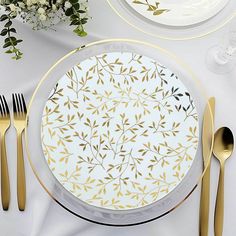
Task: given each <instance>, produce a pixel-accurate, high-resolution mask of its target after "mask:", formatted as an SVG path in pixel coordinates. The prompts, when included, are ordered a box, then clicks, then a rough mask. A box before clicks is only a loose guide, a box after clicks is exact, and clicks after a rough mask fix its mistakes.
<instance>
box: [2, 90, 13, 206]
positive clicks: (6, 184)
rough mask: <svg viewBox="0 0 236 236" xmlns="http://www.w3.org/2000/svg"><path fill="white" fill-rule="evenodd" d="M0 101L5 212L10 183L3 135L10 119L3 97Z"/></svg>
mask: <svg viewBox="0 0 236 236" xmlns="http://www.w3.org/2000/svg"><path fill="white" fill-rule="evenodd" d="M0 101H1V102H0V134H1V196H2V207H3V210H4V211H7V210H8V208H9V204H10V182H9V173H8V165H7V152H6V141H5V134H6V132H7V130H8V129H9V127H10V125H11V118H10V112H9V108H8V105H7V102H6V99H5V97H4V96H1V95H0Z"/></svg>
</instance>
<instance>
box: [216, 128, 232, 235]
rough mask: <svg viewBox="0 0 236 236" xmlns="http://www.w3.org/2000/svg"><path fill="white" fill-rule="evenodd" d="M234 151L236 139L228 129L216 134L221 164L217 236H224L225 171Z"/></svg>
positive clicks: (217, 202)
mask: <svg viewBox="0 0 236 236" xmlns="http://www.w3.org/2000/svg"><path fill="white" fill-rule="evenodd" d="M233 149H234V137H233V133H232V131H231V130H230V129H229V128H227V127H222V128H220V129H218V130H217V131H216V133H215V141H214V146H213V153H214V156H215V157H216V158H217V159H218V161H219V162H220V176H219V183H218V191H217V198H216V206H215V222H214V229H215V236H222V233H223V222H224V171H225V161H226V160H227V159H228V158H229V157H230V156H231V154H232V153H233Z"/></svg>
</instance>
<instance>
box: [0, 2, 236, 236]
mask: <svg viewBox="0 0 236 236" xmlns="http://www.w3.org/2000/svg"><path fill="white" fill-rule="evenodd" d="M90 15H91V16H92V17H93V19H92V20H90V22H89V24H88V25H87V31H88V35H89V36H88V37H86V38H79V37H77V36H75V35H74V34H73V33H72V32H71V29H70V28H69V27H66V26H65V25H63V24H62V25H58V26H57V27H56V29H57V31H56V32H52V31H48V32H44V31H40V32H32V31H31V28H30V26H28V25H23V24H22V23H21V22H17V25H16V28H17V29H18V32H19V35H20V37H21V38H23V39H24V42H23V44H22V45H23V46H22V50H23V52H24V58H23V59H22V60H20V61H17V62H15V61H13V60H11V59H10V58H9V55H5V54H4V53H3V50H2V49H0V94H4V95H5V96H6V97H7V100H8V101H9V105H10V106H11V108H12V102H11V94H12V93H14V92H21V93H24V95H25V97H26V100H27V101H29V99H30V97H31V95H32V93H33V91H34V89H35V87H36V85H37V84H38V82H39V81H40V79H41V78H42V76H43V75H44V73H45V72H46V71H47V70H48V69H49V68H50V66H51V65H52V64H53V63H54V62H55V61H56V60H58V59H59V58H60V57H62V56H63V55H65V54H66V53H68V52H69V51H70V50H72V49H74V48H76V47H78V46H80V45H81V44H85V43H87V42H92V41H95V40H100V39H104V38H122V37H123V38H133V39H140V40H146V41H148V42H152V43H155V44H158V45H160V46H162V47H164V48H166V49H168V50H170V51H172V52H174V53H175V54H176V55H177V56H179V57H180V58H181V59H183V60H184V61H186V62H188V64H189V65H190V66H191V67H192V69H193V70H194V72H195V73H196V74H197V76H198V78H199V79H200V80H201V82H202V83H203V84H204V85H205V89H206V91H207V92H208V95H209V96H215V97H216V128H218V127H221V126H229V127H230V128H231V129H232V130H233V132H234V133H235V134H236V122H235V117H234V115H236V105H235V99H236V70H235V71H234V72H232V73H231V74H228V75H222V76H219V75H215V74H213V73H211V72H210V71H208V69H207V67H206V63H205V55H206V52H207V50H208V48H210V47H211V46H213V45H215V44H217V43H218V42H219V40H220V39H221V38H222V36H223V35H224V33H225V31H226V28H223V29H221V30H219V31H218V32H215V33H213V34H212V35H209V36H207V37H204V38H201V39H195V40H189V41H179V42H175V41H167V40H161V39H155V38H152V37H149V36H146V35H144V34H142V33H140V32H138V31H137V30H135V29H133V28H131V27H130V26H128V25H127V24H126V23H125V22H124V21H123V20H121V19H120V18H119V17H118V16H117V15H116V14H115V13H114V12H113V11H112V9H111V8H110V7H109V6H108V4H107V2H106V1H105V0H97V1H92V0H91V1H90ZM2 40H3V39H2V38H0V43H1V44H2ZM7 150H8V165H9V171H10V181H11V205H10V209H9V211H7V212H3V211H2V210H0V235H1V236H92V235H94V236H110V235H112V236H121V235H122V236H132V235H136V236H141V235H148V236H154V235H155V236H197V235H199V231H198V227H199V226H198V218H199V200H200V188H199V187H198V188H197V189H196V190H195V191H194V192H193V194H192V195H191V196H190V197H189V198H188V199H187V201H185V202H184V204H182V205H181V206H180V207H178V208H177V209H176V210H175V211H173V212H171V213H170V214H168V215H167V216H165V217H163V218H161V219H159V220H156V221H153V222H151V223H148V224H144V225H140V226H133V227H125V228H114V227H106V226H100V225H96V224H92V223H89V222H87V221H84V220H82V219H79V218H77V217H75V216H73V215H72V214H70V213H69V212H67V211H65V210H64V209H63V208H61V207H60V206H59V205H58V204H57V203H55V202H54V201H52V200H51V198H50V197H49V196H48V194H47V193H46V192H45V191H44V190H43V188H42V187H41V185H40V184H39V182H38V181H37V179H36V178H35V176H34V174H33V172H32V170H31V168H30V166H29V162H28V160H26V159H25V166H26V179H27V208H26V211H25V212H19V211H18V208H17V197H16V142H15V131H14V128H13V127H11V129H10V130H9V132H8V135H7ZM218 171H219V165H218V163H217V161H216V160H215V159H213V161H212V172H211V205H210V209H211V211H210V229H209V231H210V232H209V235H210V236H212V235H214V234H213V223H214V218H213V213H214V205H215V197H216V190H217V180H218ZM235 183H236V154H234V155H233V156H232V158H231V159H229V160H228V162H227V165H226V176H225V223H224V234H223V235H224V236H235V235H236V224H235V219H236V184H235Z"/></svg>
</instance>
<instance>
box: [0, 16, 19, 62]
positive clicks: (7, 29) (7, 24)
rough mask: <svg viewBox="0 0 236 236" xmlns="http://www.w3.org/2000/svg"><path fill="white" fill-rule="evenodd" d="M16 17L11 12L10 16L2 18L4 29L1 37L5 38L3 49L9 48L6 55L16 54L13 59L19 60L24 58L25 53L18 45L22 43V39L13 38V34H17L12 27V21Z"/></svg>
mask: <svg viewBox="0 0 236 236" xmlns="http://www.w3.org/2000/svg"><path fill="white" fill-rule="evenodd" d="M15 17H16V16H15V15H14V14H12V12H9V13H8V14H3V15H2V16H1V17H0V22H3V23H4V27H3V29H2V31H1V33H0V35H1V36H3V37H5V40H4V45H3V48H7V50H6V51H5V53H8V54H14V56H12V59H14V60H19V59H21V58H22V55H23V53H22V52H21V51H20V49H19V48H17V45H18V44H19V43H21V42H22V40H21V39H17V38H16V37H14V36H12V34H16V29H15V28H14V27H12V19H14V18H15Z"/></svg>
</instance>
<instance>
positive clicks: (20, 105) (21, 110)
mask: <svg viewBox="0 0 236 236" xmlns="http://www.w3.org/2000/svg"><path fill="white" fill-rule="evenodd" d="M17 97H18V101H19V107H20V113H21V115H22V113H23V109H22V102H21V97H20V94H19V93H18V94H17Z"/></svg>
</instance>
